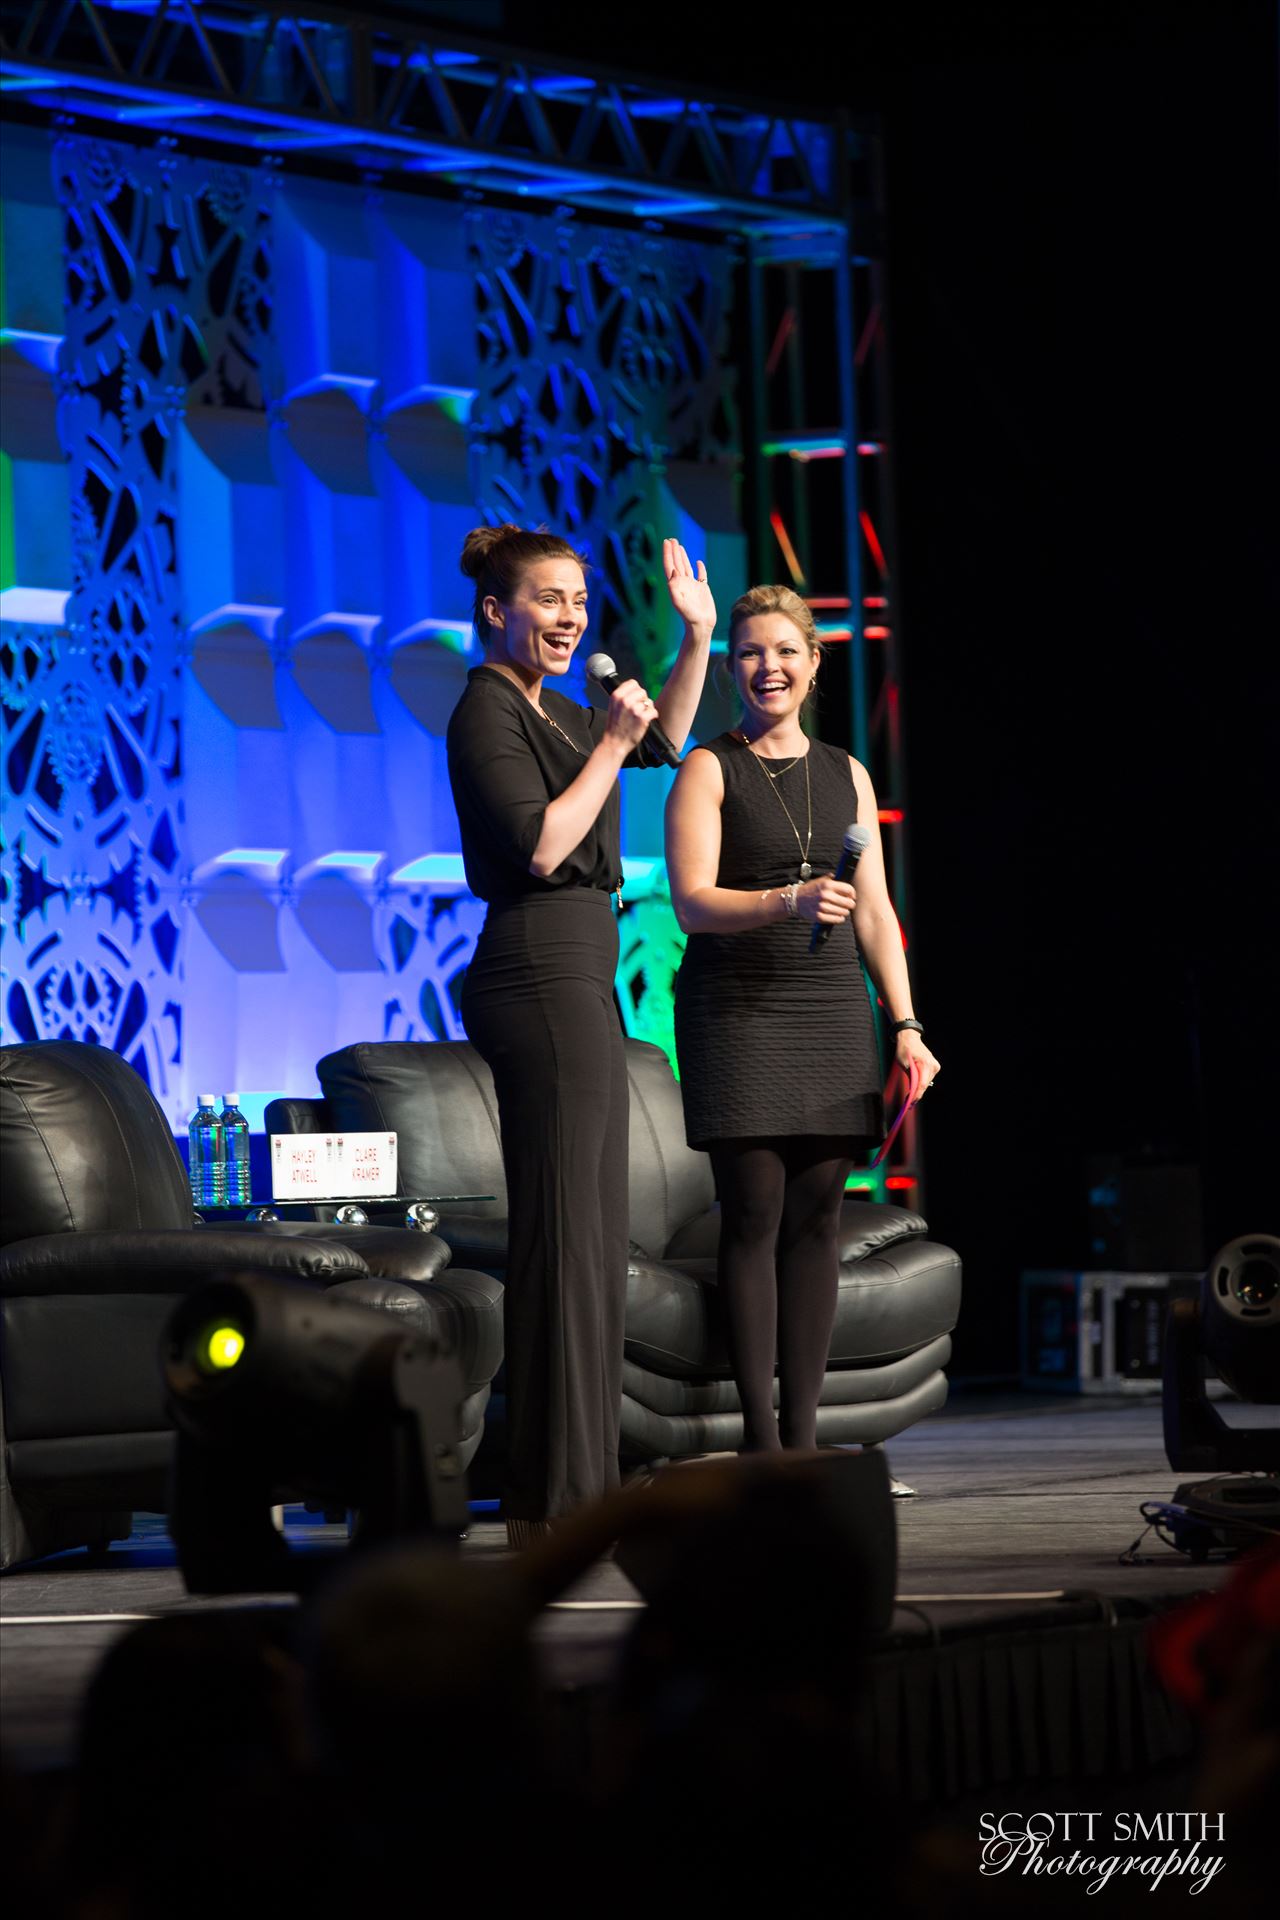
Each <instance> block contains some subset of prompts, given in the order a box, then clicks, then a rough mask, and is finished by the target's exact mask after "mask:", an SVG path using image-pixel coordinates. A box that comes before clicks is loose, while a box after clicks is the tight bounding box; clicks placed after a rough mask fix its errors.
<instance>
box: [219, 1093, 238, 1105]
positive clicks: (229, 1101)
mask: <svg viewBox="0 0 1280 1920" xmlns="http://www.w3.org/2000/svg"><path fill="white" fill-rule="evenodd" d="M222 1104H223V1106H224V1107H238V1106H239V1105H240V1095H239V1094H238V1093H224V1094H223V1096H222Z"/></svg>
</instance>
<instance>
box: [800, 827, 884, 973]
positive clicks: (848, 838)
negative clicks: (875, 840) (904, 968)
mask: <svg viewBox="0 0 1280 1920" xmlns="http://www.w3.org/2000/svg"><path fill="white" fill-rule="evenodd" d="M870 845H871V829H870V827H860V826H859V825H858V823H857V821H856V820H855V821H854V822H853V823H852V825H850V826H848V827H846V828H845V833H844V845H843V847H842V848H841V849H840V859H839V862H838V863H837V866H836V872H835V877H836V879H837V880H851V879H852V878H853V870H854V868H855V867H856V866H857V864H858V862H859V860H860V859H861V858H862V856H863V854H864V853H865V852H866V850H867V848H868V847H869V846H870ZM830 938H831V928H830V927H829V926H828V925H826V923H825V922H822V921H817V922H815V923H814V929H813V932H812V933H811V934H810V936H809V951H810V953H816V952H817V951H818V948H819V947H825V946H826V944H827V941H828V940H829V939H830Z"/></svg>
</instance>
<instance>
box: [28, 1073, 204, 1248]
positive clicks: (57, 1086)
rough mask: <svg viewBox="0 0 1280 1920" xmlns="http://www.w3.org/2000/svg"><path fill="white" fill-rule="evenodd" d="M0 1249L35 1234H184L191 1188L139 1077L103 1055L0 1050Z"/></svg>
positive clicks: (169, 1135) (166, 1126) (165, 1126)
mask: <svg viewBox="0 0 1280 1920" xmlns="http://www.w3.org/2000/svg"><path fill="white" fill-rule="evenodd" d="M0 1164H3V1166H4V1183H3V1192H2V1193H0V1246H9V1245H10V1244H11V1243H12V1242H13V1241H15V1240H26V1239H30V1238H31V1237H32V1236H33V1235H36V1234H45V1233H82V1232H95V1231H98V1230H100V1229H106V1228H111V1227H129V1228H138V1227H157V1228H164V1227H183V1226H187V1227H189V1226H190V1225H191V1187H190V1184H189V1182H188V1179H187V1172H186V1168H185V1167H184V1165H183V1163H182V1156H181V1154H180V1153H179V1152H178V1149H177V1147H176V1146H175V1145H174V1139H173V1135H172V1133H171V1132H170V1130H169V1123H168V1121H167V1120H166V1119H165V1117H164V1113H163V1112H162V1110H161V1108H160V1106H159V1104H158V1103H157V1101H156V1100H155V1099H154V1098H153V1096H152V1093H151V1090H150V1088H149V1087H148V1086H147V1084H146V1082H145V1081H144V1080H143V1079H142V1077H141V1075H140V1074H139V1073H137V1072H136V1071H135V1070H134V1068H133V1067H131V1066H130V1065H129V1063H128V1061H127V1060H123V1059H122V1058H121V1057H120V1055H119V1054H118V1053H112V1052H111V1050H110V1048H108V1047H93V1046H89V1045H87V1044H86V1043H85V1042H84V1041H76V1040H38V1041H34V1042H32V1043H31V1044H30V1045H28V1046H18V1047H0Z"/></svg>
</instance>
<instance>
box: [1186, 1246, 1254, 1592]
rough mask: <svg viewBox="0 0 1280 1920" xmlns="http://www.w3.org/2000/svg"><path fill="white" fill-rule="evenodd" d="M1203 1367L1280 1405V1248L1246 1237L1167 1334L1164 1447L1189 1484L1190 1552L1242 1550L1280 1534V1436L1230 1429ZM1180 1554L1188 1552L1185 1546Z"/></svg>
mask: <svg viewBox="0 0 1280 1920" xmlns="http://www.w3.org/2000/svg"><path fill="white" fill-rule="evenodd" d="M1206 1363H1208V1364H1210V1365H1212V1366H1213V1367H1214V1368H1215V1369H1216V1371H1217V1373H1218V1375H1219V1376H1220V1378H1221V1379H1222V1380H1223V1381H1224V1382H1225V1384H1226V1385H1227V1386H1228V1387H1230V1388H1231V1389H1232V1390H1233V1391H1234V1392H1235V1393H1236V1394H1237V1395H1238V1396H1239V1398H1240V1399H1241V1400H1244V1401H1248V1402H1252V1403H1253V1404H1254V1405H1258V1406H1275V1405H1277V1404H1280V1239H1277V1237H1276V1236H1275V1235H1274V1234H1269V1233H1250V1234H1242V1235H1241V1236H1240V1238H1239V1239H1236V1240H1232V1241H1230V1242H1229V1243H1228V1244H1227V1245H1226V1246H1225V1247H1223V1249H1222V1251H1221V1252H1220V1253H1219V1254H1217V1255H1216V1256H1215V1257H1214V1259H1213V1260H1211V1261H1210V1263H1209V1267H1208V1270H1207V1271H1206V1273H1205V1276H1204V1280H1203V1282H1202V1284H1201V1288H1200V1297H1199V1299H1198V1300H1175V1301H1174V1302H1173V1303H1172V1305H1171V1307H1170V1309H1169V1317H1168V1321H1167V1324H1166V1330H1165V1354H1164V1445H1165V1452H1166V1454H1167V1455H1168V1457H1169V1465H1170V1466H1171V1467H1174V1468H1175V1469H1177V1470H1178V1471H1179V1472H1186V1473H1203V1474H1208V1475H1211V1476H1213V1477H1211V1478H1209V1479H1206V1480H1200V1481H1188V1482H1186V1483H1185V1484H1184V1485H1182V1486H1180V1487H1178V1489H1177V1490H1176V1492H1175V1494H1174V1496H1173V1497H1174V1505H1175V1509H1177V1508H1180V1509H1182V1511H1183V1512H1184V1514H1186V1515H1187V1516H1189V1523H1188V1526H1187V1528H1186V1529H1185V1531H1186V1534H1187V1540H1186V1544H1187V1545H1188V1549H1189V1550H1190V1551H1191V1552H1192V1553H1193V1554H1196V1555H1197V1557H1203V1554H1204V1553H1205V1552H1207V1550H1208V1549H1209V1548H1210V1547H1213V1546H1216V1547H1226V1548H1229V1549H1236V1548H1243V1547H1246V1546H1250V1545H1253V1544H1256V1542H1258V1541H1259V1540H1261V1539H1262V1538H1263V1537H1264V1535H1265V1534H1267V1533H1269V1532H1274V1531H1280V1426H1276V1425H1272V1426H1261V1425H1256V1424H1255V1425H1252V1426H1250V1425H1248V1424H1244V1423H1242V1424H1240V1425H1230V1424H1228V1422H1227V1421H1225V1420H1224V1419H1223V1417H1222V1415H1221V1413H1220V1412H1219V1411H1218V1409H1217V1407H1215V1406H1214V1405H1213V1404H1212V1403H1211V1402H1210V1400H1209V1397H1208V1393H1207V1391H1206V1385H1205V1367H1206ZM1179 1544H1184V1543H1183V1542H1182V1541H1180V1542H1179Z"/></svg>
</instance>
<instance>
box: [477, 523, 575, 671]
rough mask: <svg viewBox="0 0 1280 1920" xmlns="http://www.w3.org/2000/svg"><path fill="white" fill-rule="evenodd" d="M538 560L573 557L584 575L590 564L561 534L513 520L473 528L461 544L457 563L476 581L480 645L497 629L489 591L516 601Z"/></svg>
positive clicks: (487, 640)
mask: <svg viewBox="0 0 1280 1920" xmlns="http://www.w3.org/2000/svg"><path fill="white" fill-rule="evenodd" d="M539 560H574V561H576V562H577V564H578V565H579V566H580V567H581V568H582V571H583V573H584V575H585V574H586V572H587V570H588V568H589V566H590V564H591V563H590V561H589V560H588V559H587V556H586V554H585V553H578V552H577V551H576V550H575V549H574V548H573V547H571V546H570V545H569V542H568V541H567V540H562V539H561V538H560V535H559V534H558V533H534V532H529V531H527V530H526V529H525V528H524V527H517V526H514V525H513V524H512V523H511V522H510V521H506V522H505V523H504V524H503V525H502V526H500V527H472V529H471V531H470V533H469V534H468V535H467V537H466V539H465V540H464V541H463V543H462V553H461V556H460V558H459V561H458V565H459V566H460V567H461V569H462V571H463V573H465V574H466V576H467V578H468V579H469V580H474V581H475V583H476V599H475V606H474V608H473V609H472V619H473V620H474V621H475V628H476V638H477V639H478V640H479V642H480V644H481V646H488V644H489V640H490V638H491V636H492V634H493V632H494V631H495V629H494V628H493V627H491V626H490V624H489V621H488V620H487V619H486V617H485V611H484V603H485V601H486V600H487V599H488V598H489V596H490V594H492V596H493V598H494V599H495V600H503V601H510V600H513V599H514V598H515V595H516V592H517V590H518V588H519V586H520V582H521V581H522V580H523V579H524V576H525V574H526V573H527V572H528V570H529V568H530V567H532V566H536V564H537V562H538V561H539Z"/></svg>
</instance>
